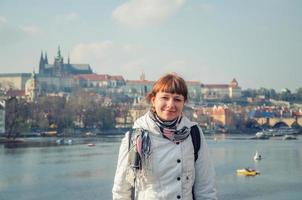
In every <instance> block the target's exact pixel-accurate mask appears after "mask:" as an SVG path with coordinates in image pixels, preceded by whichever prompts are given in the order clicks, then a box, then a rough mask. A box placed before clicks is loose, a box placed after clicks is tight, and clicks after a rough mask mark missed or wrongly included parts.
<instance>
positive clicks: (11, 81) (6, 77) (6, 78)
mask: <svg viewBox="0 0 302 200" xmlns="http://www.w3.org/2000/svg"><path fill="white" fill-rule="evenodd" d="M30 78H31V73H3V74H0V87H1V89H3V90H9V89H11V90H24V89H25V83H26V81H28V79H30Z"/></svg>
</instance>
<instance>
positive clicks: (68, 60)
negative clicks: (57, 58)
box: [67, 54, 70, 65]
mask: <svg viewBox="0 0 302 200" xmlns="http://www.w3.org/2000/svg"><path fill="white" fill-rule="evenodd" d="M67 64H68V65H70V55H69V54H68V59H67Z"/></svg>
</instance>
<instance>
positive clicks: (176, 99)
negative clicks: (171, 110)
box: [174, 98, 182, 102]
mask: <svg viewBox="0 0 302 200" xmlns="http://www.w3.org/2000/svg"><path fill="white" fill-rule="evenodd" d="M174 101H177V102H181V101H182V99H181V98H175V99H174Z"/></svg>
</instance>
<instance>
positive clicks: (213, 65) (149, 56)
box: [0, 0, 302, 92]
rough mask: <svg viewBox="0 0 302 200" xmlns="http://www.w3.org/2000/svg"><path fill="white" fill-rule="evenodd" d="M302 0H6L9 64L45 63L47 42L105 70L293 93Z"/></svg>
mask: <svg viewBox="0 0 302 200" xmlns="http://www.w3.org/2000/svg"><path fill="white" fill-rule="evenodd" d="M301 33H302V1H301V0H26V1H23V0H0V73H20V72H22V73H31V72H32V71H33V70H35V72H38V65H39V59H40V55H41V51H43V52H47V56H48V61H49V63H53V61H54V57H55V56H56V54H57V50H58V47H59V46H60V48H61V54H62V55H63V56H64V60H65V61H66V62H67V58H68V56H69V57H70V62H71V63H74V64H90V66H91V67H92V69H93V71H94V72H95V73H98V74H109V75H122V76H123V77H124V79H125V80H138V79H139V76H140V74H141V73H142V72H144V73H145V75H146V79H147V80H156V79H158V78H159V77H160V76H162V75H164V74H166V73H170V72H176V73H178V74H179V75H181V76H182V77H183V78H184V79H185V80H191V81H200V82H201V83H203V84H229V83H230V82H231V81H232V79H233V78H236V80H237V81H238V83H239V86H241V87H242V88H243V89H247V88H252V89H258V88H261V87H264V88H268V89H270V88H272V89H275V90H277V91H280V90H281V89H283V88H289V89H290V90H292V91H293V92H294V91H296V89H298V88H300V87H302V78H301V75H302V66H301V65H302V34H301Z"/></svg>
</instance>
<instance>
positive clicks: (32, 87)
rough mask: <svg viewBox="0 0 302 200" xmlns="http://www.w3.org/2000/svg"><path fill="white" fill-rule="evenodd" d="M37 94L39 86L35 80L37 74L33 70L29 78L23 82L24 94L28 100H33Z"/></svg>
mask: <svg viewBox="0 0 302 200" xmlns="http://www.w3.org/2000/svg"><path fill="white" fill-rule="evenodd" d="M38 94H39V87H38V82H37V76H36V73H35V71H33V73H32V75H31V78H30V79H28V80H27V82H26V83H25V95H26V96H27V98H28V100H29V101H32V102H33V101H35V100H36V98H37V96H38Z"/></svg>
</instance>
